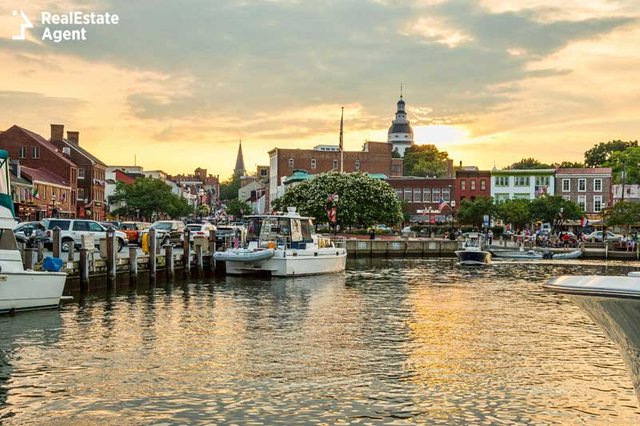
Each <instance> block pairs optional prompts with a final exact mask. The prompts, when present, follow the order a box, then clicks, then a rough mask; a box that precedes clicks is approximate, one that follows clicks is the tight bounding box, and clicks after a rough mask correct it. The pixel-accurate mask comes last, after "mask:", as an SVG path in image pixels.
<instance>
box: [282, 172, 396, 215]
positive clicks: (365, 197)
mask: <svg viewBox="0 0 640 426" xmlns="http://www.w3.org/2000/svg"><path fill="white" fill-rule="evenodd" d="M334 194H335V195H337V199H336V197H332V196H333V195H334ZM331 198H333V200H332V199H331ZM287 207H297V208H298V211H299V212H300V214H302V215H305V216H312V217H315V218H316V219H318V221H323V220H328V218H327V210H328V209H329V208H331V207H336V221H337V223H339V224H341V225H342V226H364V227H366V226H371V225H374V224H377V223H385V224H388V225H394V224H396V223H399V222H402V219H403V215H402V205H401V203H400V200H399V199H398V197H397V196H396V192H395V190H394V189H393V188H392V187H391V186H389V184H388V183H387V182H385V181H383V180H380V179H374V178H372V177H369V176H368V175H367V174H366V173H339V172H330V173H324V174H321V175H319V176H317V177H316V178H314V179H311V180H307V181H305V182H302V183H301V184H299V185H297V186H295V187H293V188H290V189H289V190H287V192H285V194H284V195H283V196H282V197H280V198H279V199H277V200H275V201H274V202H273V208H275V209H276V210H282V211H285V210H286V208H287Z"/></svg>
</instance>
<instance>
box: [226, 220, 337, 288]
mask: <svg viewBox="0 0 640 426" xmlns="http://www.w3.org/2000/svg"><path fill="white" fill-rule="evenodd" d="M248 220H249V224H248V227H247V242H246V244H245V247H242V248H232V249H227V250H226V251H223V252H216V254H215V259H216V260H219V261H224V262H225V266H226V273H227V274H229V275H246V274H267V275H271V276H276V277H286V276H298V275H316V274H327V273H334V272H343V271H344V270H345V266H346V259H347V250H346V249H345V248H343V247H336V246H335V244H334V243H333V242H332V241H331V240H329V239H326V238H322V237H321V236H319V235H317V234H315V233H314V232H313V230H314V225H313V220H312V218H310V217H302V216H300V215H299V214H298V213H296V210H295V208H289V210H288V213H287V214H274V215H259V216H249V217H248Z"/></svg>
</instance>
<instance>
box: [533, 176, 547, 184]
mask: <svg viewBox="0 0 640 426" xmlns="http://www.w3.org/2000/svg"><path fill="white" fill-rule="evenodd" d="M549 182H550V179H549V176H536V186H549Z"/></svg>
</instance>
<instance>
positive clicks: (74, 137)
mask: <svg viewBox="0 0 640 426" xmlns="http://www.w3.org/2000/svg"><path fill="white" fill-rule="evenodd" d="M67 139H69V140H70V141H71V142H73V143H75V144H76V145H80V132H71V131H67Z"/></svg>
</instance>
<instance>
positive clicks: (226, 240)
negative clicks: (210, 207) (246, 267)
mask: <svg viewBox="0 0 640 426" xmlns="http://www.w3.org/2000/svg"><path fill="white" fill-rule="evenodd" d="M243 232H244V229H243V227H242V226H236V225H218V226H217V228H216V250H220V249H222V248H223V247H224V246H225V244H227V246H228V245H229V244H231V242H232V241H233V239H234V238H235V237H240V236H242V233H243Z"/></svg>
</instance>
